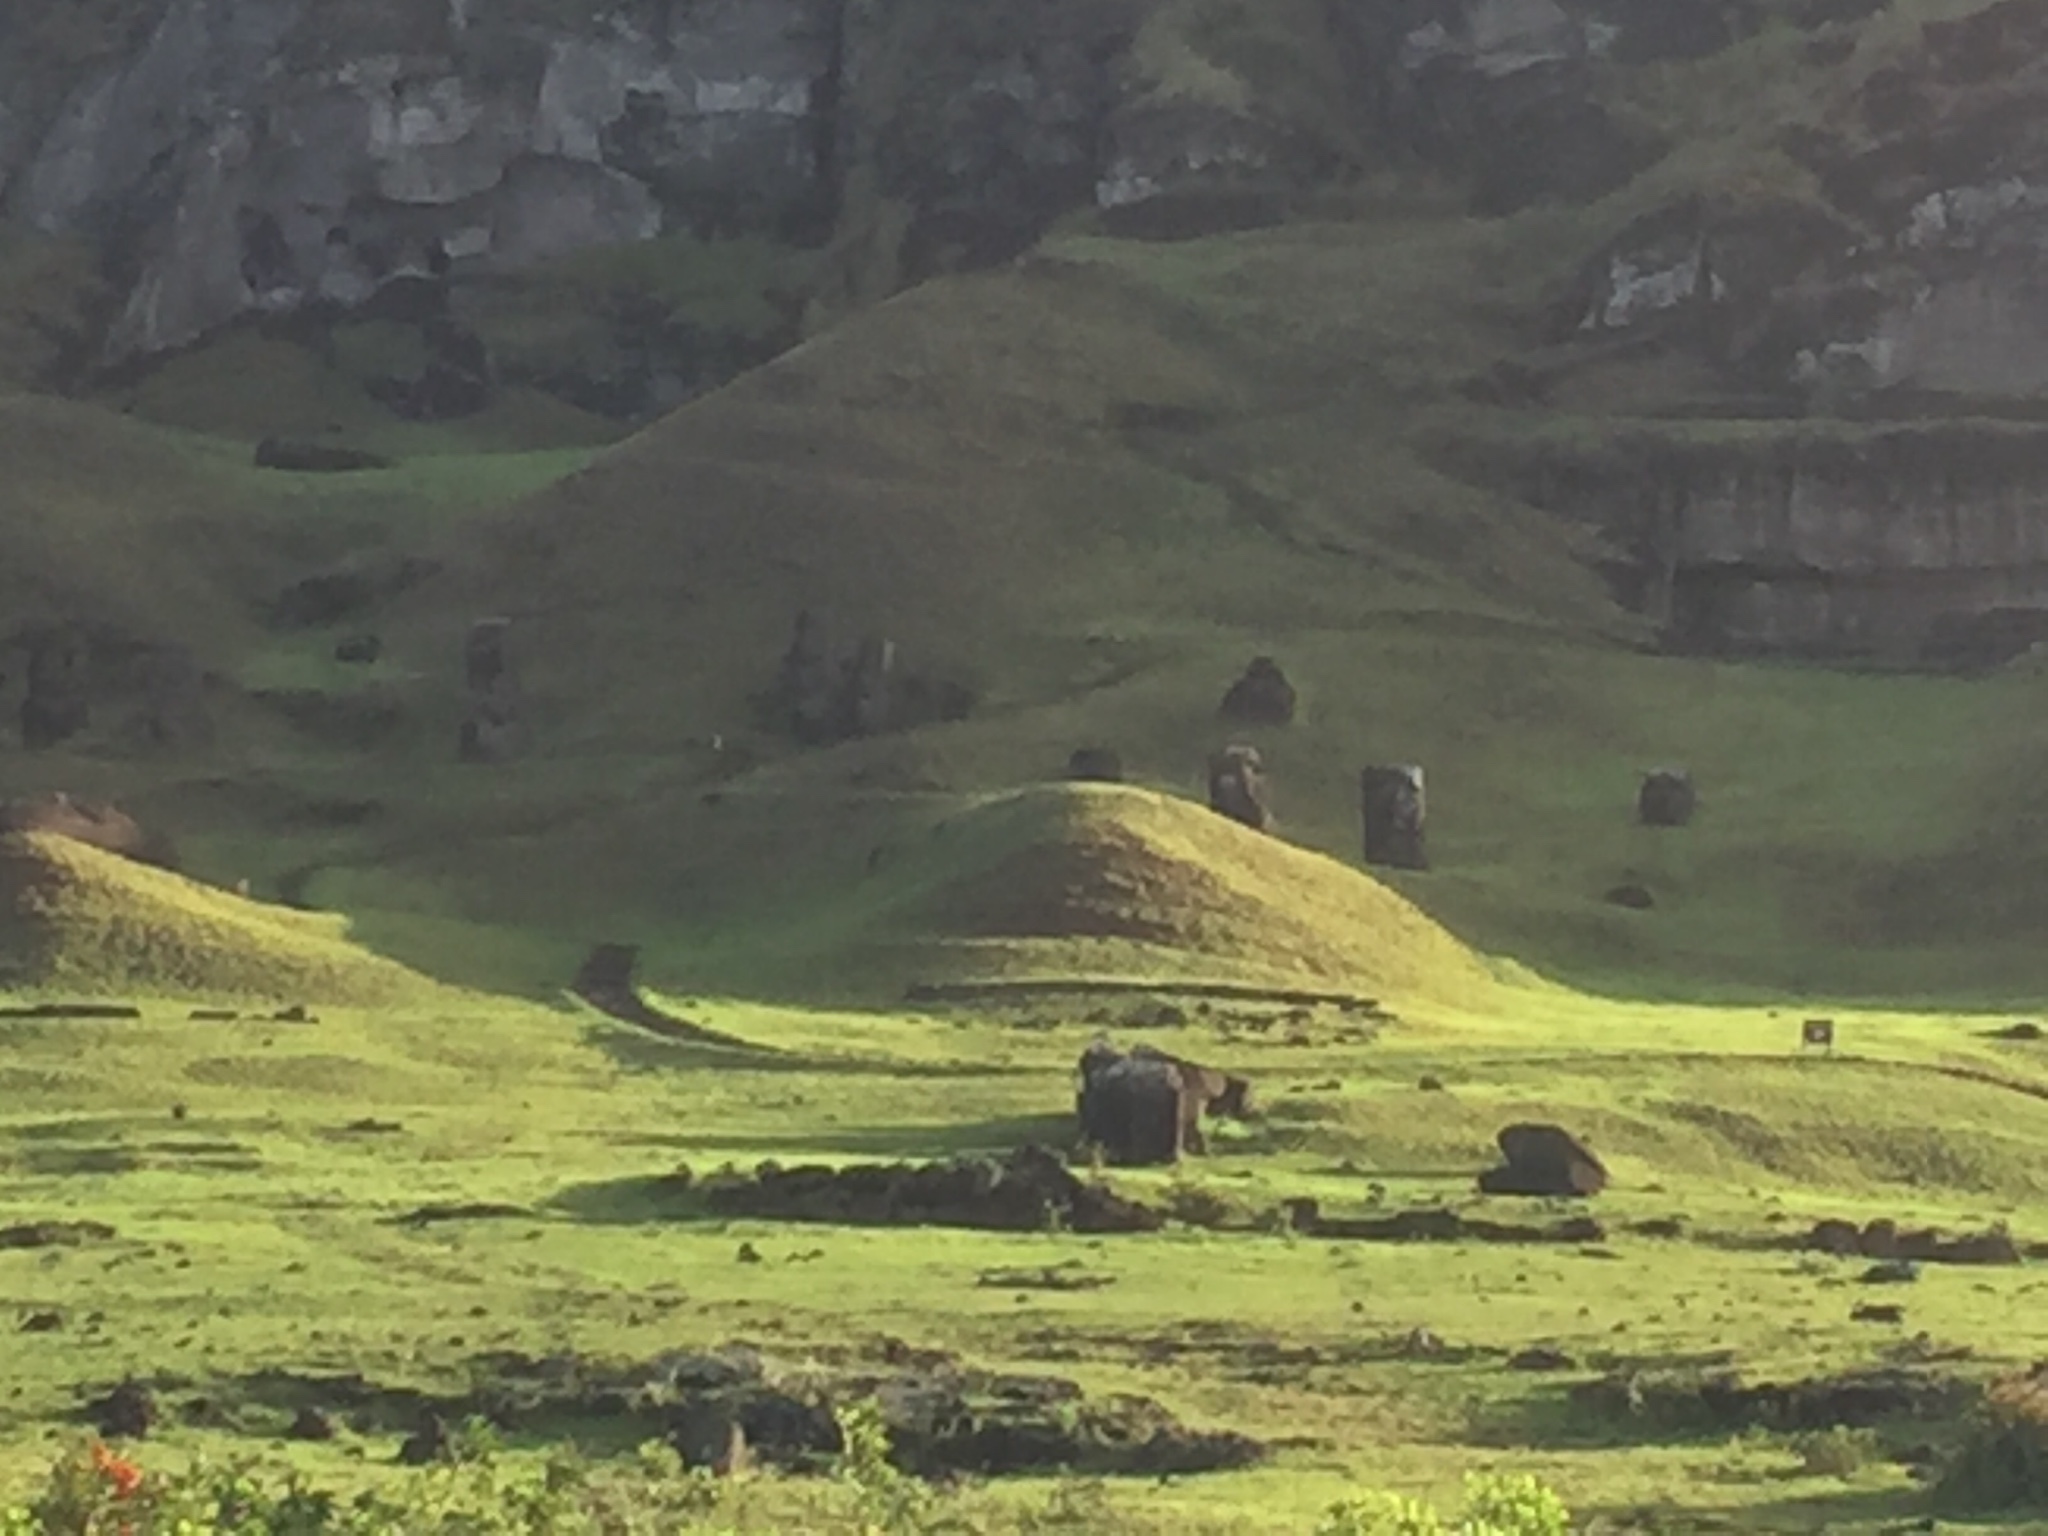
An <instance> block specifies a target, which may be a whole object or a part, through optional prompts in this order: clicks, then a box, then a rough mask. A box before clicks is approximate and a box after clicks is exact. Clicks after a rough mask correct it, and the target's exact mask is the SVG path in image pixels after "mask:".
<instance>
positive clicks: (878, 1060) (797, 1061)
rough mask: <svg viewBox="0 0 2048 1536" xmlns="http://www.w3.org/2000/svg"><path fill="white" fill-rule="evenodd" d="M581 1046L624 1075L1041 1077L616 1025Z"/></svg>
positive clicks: (593, 1032)
mask: <svg viewBox="0 0 2048 1536" xmlns="http://www.w3.org/2000/svg"><path fill="white" fill-rule="evenodd" d="M584 1041H585V1043H586V1044H588V1045H590V1046H592V1047H593V1048H595V1049H597V1050H600V1051H602V1052H604V1054H605V1055H607V1056H609V1057H610V1058H611V1059H612V1062H613V1064H614V1065H616V1066H617V1067H618V1068H619V1069H620V1070H621V1071H624V1072H643V1073H645V1072H760V1073H767V1074H803V1075H808V1076H813V1077H891V1078H926V1079H930V1078H939V1079H946V1078H991V1077H1033V1076H1044V1075H1047V1074H1045V1073H1044V1072H1043V1071H1042V1070H1038V1069H1033V1068H1030V1067H1014V1066H981V1065H976V1064H974V1063H972V1062H958V1061H891V1060H889V1059H887V1058H885V1057H867V1058H862V1057H850V1056H806V1055H801V1054H797V1053H793V1052H788V1051H779V1050H776V1049H774V1048H772V1047H769V1046H750V1045H744V1044H737V1045H730V1046H726V1045H712V1044H708V1043H704V1042H700V1041H685V1040H672V1039H665V1038H663V1037H662V1036H660V1035H652V1034H645V1033H641V1032H639V1031H636V1030H633V1029H630V1028H628V1027H626V1026H623V1025H619V1024H611V1023H605V1024H592V1025H590V1027H589V1029H588V1030H587V1031H586V1032H585V1034H584Z"/></svg>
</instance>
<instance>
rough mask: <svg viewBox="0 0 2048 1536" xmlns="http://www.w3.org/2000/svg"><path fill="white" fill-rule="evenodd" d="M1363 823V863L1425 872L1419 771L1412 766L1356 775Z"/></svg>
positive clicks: (1385, 768) (1427, 860) (1368, 769)
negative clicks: (1423, 870) (1357, 776)
mask: <svg viewBox="0 0 2048 1536" xmlns="http://www.w3.org/2000/svg"><path fill="white" fill-rule="evenodd" d="M1358 789H1359V796H1358V797H1359V809H1360V811H1361V813H1362V814H1363V816H1364V820H1365V862H1366V863H1368V864H1376V865H1379V866H1381V867H1382V868H1385V869H1427V868H1429V853H1428V850H1427V847H1426V846H1425V839H1424V829H1423V821H1424V813H1425V810H1426V805H1425V802H1424V798H1423V790H1422V770H1421V769H1420V768H1417V767H1415V766H1413V765H1412V764H1402V765H1398V766H1393V767H1377V768H1367V769H1365V770H1364V771H1363V772H1362V773H1361V774H1360V775H1359V785H1358Z"/></svg>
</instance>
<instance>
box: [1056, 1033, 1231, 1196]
mask: <svg viewBox="0 0 2048 1536" xmlns="http://www.w3.org/2000/svg"><path fill="white" fill-rule="evenodd" d="M1075 1108H1076V1111H1077V1113H1078V1115H1079V1118H1080V1122H1081V1137H1082V1139H1083V1140H1084V1141H1088V1142H1091V1143H1093V1144H1094V1145H1095V1146H1097V1147H1100V1148H1101V1149H1102V1155H1103V1156H1104V1157H1105V1158H1107V1159H1108V1160H1109V1161H1110V1162H1112V1163H1119V1164H1123V1165H1125V1166H1128V1167H1134V1168H1149V1167H1163V1166H1167V1165H1170V1164H1173V1163H1177V1162H1179V1161H1180V1159H1181V1154H1182V1153H1183V1152H1198V1151H1200V1150H1201V1148H1202V1132H1201V1118H1202V1098H1201V1094H1200V1091H1199V1089H1198V1088H1197V1087H1196V1086H1194V1085H1193V1084H1191V1083H1190V1082H1189V1081H1188V1078H1187V1075H1186V1074H1184V1073H1183V1072H1182V1071H1181V1069H1180V1067H1179V1066H1178V1065H1177V1064H1176V1063H1174V1062H1173V1061H1172V1060H1170V1059H1168V1058H1167V1057H1163V1056H1138V1055H1131V1056H1126V1055H1124V1054H1122V1053H1121V1052H1119V1051H1116V1050H1112V1049H1109V1048H1108V1047H1096V1048H1092V1049H1090V1050H1089V1051H1088V1053H1087V1054H1086V1055H1084V1056H1083V1057H1082V1058H1081V1090H1080V1094H1079V1096H1078V1099H1077V1101H1076V1105H1075Z"/></svg>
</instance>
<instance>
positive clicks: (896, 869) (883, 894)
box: [813, 785, 1493, 1002]
mask: <svg viewBox="0 0 2048 1536" xmlns="http://www.w3.org/2000/svg"><path fill="white" fill-rule="evenodd" d="M920 841H921V846H915V847H913V848H912V849H911V850H909V851H907V852H906V853H904V854H902V855H899V856H898V858H897V859H896V860H894V861H893V862H891V863H888V864H885V865H884V866H883V867H882V868H881V869H880V870H878V871H877V873H876V875H875V876H874V877H873V878H872V879H871V880H869V881H865V882H863V883H862V885H861V886H860V887H859V888H858V889H857V890H856V891H855V892H853V893H852V895H851V896H850V898H849V900H850V902H851V903H852V904H854V905H855V906H857V907H858V908H859V910H860V912H861V914H862V918H863V920H857V921H856V922H854V923H853V924H851V925H850V928H851V931H850V932H849V931H848V925H840V924H834V923H831V922H829V921H828V922H826V923H824V924H823V925H820V927H819V928H817V929H814V930H813V931H822V932H824V933H828V934H830V933H834V932H835V931H836V932H837V933H838V934H839V935H840V936H842V937H844V938H846V939H850V940H852V941H853V943H852V945H851V946H850V947H851V948H855V949H858V950H860V951H864V952H866V953H869V954H876V953H879V954H887V955H890V956H893V957H894V958H895V960H896V962H897V963H898V964H900V965H902V966H904V967H905V968H906V973H908V972H910V971H914V972H915V974H906V977H905V979H907V980H944V981H966V980H984V979H998V980H999V979H1003V978H1014V977H1026V976H1029V977H1046V976H1081V977H1089V978H1095V979H1105V980H1106V979H1119V980H1158V981H1160V982H1161V983H1168V982H1173V981H1180V982H1196V981H1200V982H1237V983H1245V984H1250V985H1271V986H1274V987H1294V988H1303V987H1306V988H1320V989H1329V990H1351V991H1357V992H1360V993H1363V994H1366V995H1370V996H1399V997H1411V998H1412V997H1428V998H1432V999H1435V1000H1439V1001H1445V1002H1456V1001H1461V1000H1469V999H1472V998H1474V997H1476V996H1477V995H1478V994H1480V993H1481V992H1483V991H1484V990H1485V989H1487V988H1488V987H1489V986H1490V985H1491V983H1492V981H1493V975H1492V972H1491V971H1490V970H1489V969H1488V967H1487V965H1486V964H1485V962H1484V961H1482V960H1481V959H1480V957H1479V956H1477V955H1476V954H1474V953H1473V952H1472V951H1471V950H1470V949H1467V948H1466V947H1465V946H1464V945H1463V944H1461V943H1460V942H1459V941H1458V940H1457V939H1455V938H1453V937H1452V936H1451V935H1450V934H1449V933H1447V932H1446V931H1445V930H1444V929H1443V928H1441V927H1439V926H1438V925H1437V924H1436V923H1434V922H1433V921H1431V920H1430V919H1429V918H1428V917H1427V916H1425V915H1424V914H1423V913H1422V912H1421V911H1420V910H1419V909H1418V908H1416V907H1415V906H1414V905H1412V904H1411V903H1410V902H1408V901H1407V900H1405V899H1404V898H1403V897H1401V896H1399V895H1397V894H1395V893H1394V892H1393V891H1391V890H1389V889H1387V888H1386V887H1385V886H1383V885H1381V884H1380V883H1379V882H1378V881H1377V880H1374V879H1373V878H1372V877H1371V876H1369V875H1366V874H1364V873H1362V872H1361V871H1359V870H1356V869H1351V868H1347V867H1346V866H1345V865H1343V864H1341V863H1339V862H1338V861H1337V860H1335V859H1332V858H1329V857H1327V856H1325V855H1323V854H1320V853H1314V852H1311V851H1309V850H1307V849H1303V848H1297V847H1294V846H1292V845H1290V844H1288V843H1286V842H1284V841H1282V840H1281V839H1279V838H1277V837H1270V836H1265V835H1262V834H1260V833H1256V832H1252V831H1249V830H1248V829H1246V828H1244V827H1241V826H1239V825H1238V824H1237V823H1235V822H1233V821H1230V820H1228V819H1226V818H1224V817H1222V816H1218V815H1216V814H1215V813H1213V812H1211V811H1210V810H1208V809H1207V808H1206V807H1204V806H1201V805H1197V804H1195V803H1193V802H1191V801H1187V800H1182V799H1178V798H1175V797H1174V796H1171V795H1164V794H1159V793H1157V792H1155V791H1152V790H1146V789H1136V788H1124V787H1116V786H1105V785H1044V786H1039V787H1035V788H1032V789H1028V790H1024V791H1022V792H1020V793H1016V794H1012V795H1005V796H1000V797H995V798H991V799H988V800H985V801H982V802H981V803H979V804H977V805H975V806H973V807H972V808H970V809H968V810H966V811H964V812H961V813H960V814H957V815H955V816H952V817H950V818H948V819H946V820H944V821H940V822H937V823H935V824H934V825H933V826H932V827H931V828H930V829H929V830H928V831H927V833H926V834H925V836H924V837H923V838H922V839H921V840H920Z"/></svg>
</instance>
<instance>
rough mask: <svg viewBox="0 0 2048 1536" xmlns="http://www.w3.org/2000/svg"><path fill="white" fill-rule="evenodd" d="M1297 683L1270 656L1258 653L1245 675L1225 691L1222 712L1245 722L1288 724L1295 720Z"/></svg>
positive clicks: (1253, 723)
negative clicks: (1291, 680)
mask: <svg viewBox="0 0 2048 1536" xmlns="http://www.w3.org/2000/svg"><path fill="white" fill-rule="evenodd" d="M1295 702H1296V695H1295V691H1294V684H1292V683H1290V682H1289V681H1288V680H1287V674H1286V673H1285V672H1282V671H1281V670H1280V663H1279V662H1277V661H1275V660H1274V659H1273V658H1272V657H1270V656H1254V657H1253V658H1252V660H1251V665H1250V666H1248V667H1246V668H1245V669H1244V676H1242V677H1240V678H1239V679H1238V680H1237V681H1236V682H1234V683H1232V684H1231V685H1230V689H1229V691H1228V692H1226V693H1225V694H1224V695H1223V705H1222V708H1221V711H1220V713H1221V714H1222V716H1223V718H1224V719H1226V720H1233V721H1236V722H1238V723H1239V724H1242V725H1288V724H1291V723H1292V722H1293V720H1294V706H1295Z"/></svg>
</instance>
